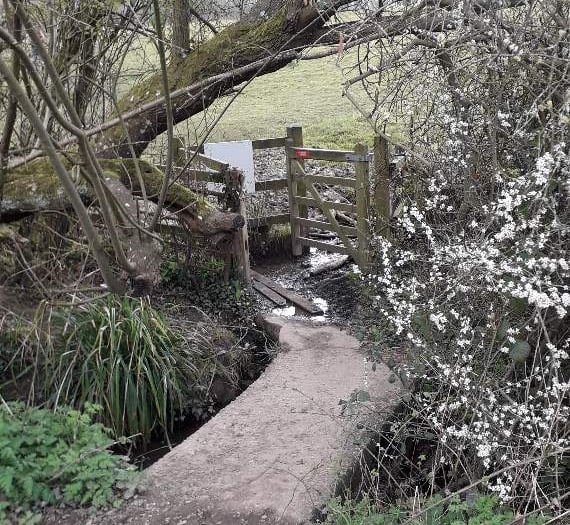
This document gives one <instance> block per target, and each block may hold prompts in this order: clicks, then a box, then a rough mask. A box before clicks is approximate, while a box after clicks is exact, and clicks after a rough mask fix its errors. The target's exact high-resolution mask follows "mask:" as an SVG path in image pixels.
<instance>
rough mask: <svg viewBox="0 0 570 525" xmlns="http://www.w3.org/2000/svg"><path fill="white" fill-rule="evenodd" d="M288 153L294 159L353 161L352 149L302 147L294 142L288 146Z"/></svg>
mask: <svg viewBox="0 0 570 525" xmlns="http://www.w3.org/2000/svg"><path fill="white" fill-rule="evenodd" d="M288 149H289V154H290V155H291V156H292V157H293V158H296V159H301V160H304V159H311V160H327V161H330V162H354V161H355V158H354V151H340V150H329V149H317V148H303V147H298V146H297V144H295V145H294V146H293V147H289V148H288Z"/></svg>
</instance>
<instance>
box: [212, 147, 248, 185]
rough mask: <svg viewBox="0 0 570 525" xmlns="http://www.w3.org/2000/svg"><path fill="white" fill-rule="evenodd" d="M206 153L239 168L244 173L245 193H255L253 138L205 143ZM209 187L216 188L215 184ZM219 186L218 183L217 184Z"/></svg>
mask: <svg viewBox="0 0 570 525" xmlns="http://www.w3.org/2000/svg"><path fill="white" fill-rule="evenodd" d="M204 154H205V155H206V156H207V157H212V158H214V159H216V160H219V161H221V162H226V163H227V164H229V165H230V167H232V168H238V169H240V170H241V171H242V172H243V175H244V185H243V188H244V191H245V193H255V174H254V167H253V146H252V144H251V140H237V141H234V142H209V143H206V144H204ZM210 184H212V183H208V189H216V188H215V187H214V185H212V187H211V188H210ZM215 186H218V185H215Z"/></svg>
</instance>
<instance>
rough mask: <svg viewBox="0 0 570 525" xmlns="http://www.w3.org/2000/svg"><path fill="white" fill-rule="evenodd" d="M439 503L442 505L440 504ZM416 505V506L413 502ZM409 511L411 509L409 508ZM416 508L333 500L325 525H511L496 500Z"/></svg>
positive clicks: (534, 524) (529, 524)
mask: <svg viewBox="0 0 570 525" xmlns="http://www.w3.org/2000/svg"><path fill="white" fill-rule="evenodd" d="M440 502H441V503H440ZM414 503H416V504H417V502H414ZM410 507H411V508H410ZM414 508H416V505H409V506H408V507H406V506H400V505H392V506H390V507H388V508H385V509H378V508H376V507H375V506H374V505H373V504H372V503H371V501H370V499H368V498H366V497H365V498H363V499H362V500H360V501H357V502H354V501H350V500H349V501H346V502H344V503H343V502H342V501H341V499H340V498H333V499H332V500H331V501H330V502H329V505H328V520H327V523H332V524H334V525H400V524H402V525H403V524H404V523H406V524H409V525H510V524H511V523H513V519H514V515H513V512H512V510H510V509H509V508H507V507H502V506H501V505H500V504H499V498H498V497H496V496H486V495H485V496H479V497H478V498H477V499H476V500H475V501H474V502H472V503H468V502H467V501H462V500H460V499H459V498H458V497H456V498H453V499H451V500H450V501H449V502H443V501H442V500H441V498H439V497H433V498H430V499H428V500H427V501H425V502H424V504H423V508H424V509H425V511H424V512H422V510H421V508H420V510H419V511H414V510H413V509H414ZM544 521H545V519H544V518H542V517H534V516H527V517H526V518H525V524H526V525H540V524H541V523H544Z"/></svg>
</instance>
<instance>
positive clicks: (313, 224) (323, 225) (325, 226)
mask: <svg viewBox="0 0 570 525" xmlns="http://www.w3.org/2000/svg"><path fill="white" fill-rule="evenodd" d="M297 220H298V221H299V222H300V223H301V224H302V225H304V226H307V227H308V228H319V229H321V230H327V231H335V230H334V228H333V226H332V225H331V224H330V223H329V222H324V221H316V220H314V219H301V218H299V219H297ZM339 228H340V229H341V230H342V232H343V233H345V234H346V235H354V236H356V235H357V232H358V230H357V229H356V228H353V227H352V226H342V225H340V224H339Z"/></svg>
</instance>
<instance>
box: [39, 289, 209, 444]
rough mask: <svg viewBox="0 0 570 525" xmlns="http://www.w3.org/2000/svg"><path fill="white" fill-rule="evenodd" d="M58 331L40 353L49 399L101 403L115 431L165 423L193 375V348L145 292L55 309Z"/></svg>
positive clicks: (148, 430) (142, 430)
mask: <svg viewBox="0 0 570 525" xmlns="http://www.w3.org/2000/svg"><path fill="white" fill-rule="evenodd" d="M57 317H59V320H60V321H61V323H62V324H63V335H62V336H59V337H56V338H54V341H53V343H52V344H51V346H50V348H49V350H48V352H49V355H48V356H47V359H46V365H45V366H46V376H45V377H46V383H45V385H44V387H45V389H46V392H47V393H48V394H49V395H50V399H49V400H50V402H51V403H52V404H54V405H55V406H57V405H58V404H59V403H63V404H67V405H71V406H75V407H81V406H83V405H84V404H85V403H95V404H98V405H101V406H102V407H103V409H102V411H101V414H100V416H101V420H102V422H103V423H104V424H105V425H107V426H108V427H110V428H111V429H112V430H113V432H114V434H115V435H116V436H134V435H140V437H141V438H142V441H143V443H147V442H148V440H149V438H150V436H151V434H152V432H153V430H155V429H157V428H160V429H161V430H162V431H163V432H165V433H166V432H168V431H169V430H171V428H172V425H173V421H174V415H175V414H176V413H178V412H181V411H182V410H183V408H184V405H185V401H186V399H187V398H188V397H189V396H190V394H191V390H192V387H193V382H192V378H193V377H194V376H195V375H196V370H197V369H196V364H195V361H196V359H197V357H198V356H199V353H198V352H197V351H196V349H194V348H193V347H192V346H191V345H189V344H188V342H187V341H186V340H185V338H184V337H182V336H181V335H178V334H177V333H175V332H174V331H173V330H171V329H170V327H169V326H168V324H167V322H166V321H165V319H164V317H163V316H162V315H161V314H160V313H159V312H158V311H156V310H155V309H153V308H152V307H151V306H150V303H149V302H148V300H146V299H129V298H115V297H109V298H107V299H105V300H102V301H97V302H93V303H90V304H88V305H86V306H83V307H81V308H78V309H74V310H71V311H67V312H65V313H60V314H58V315H57Z"/></svg>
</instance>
